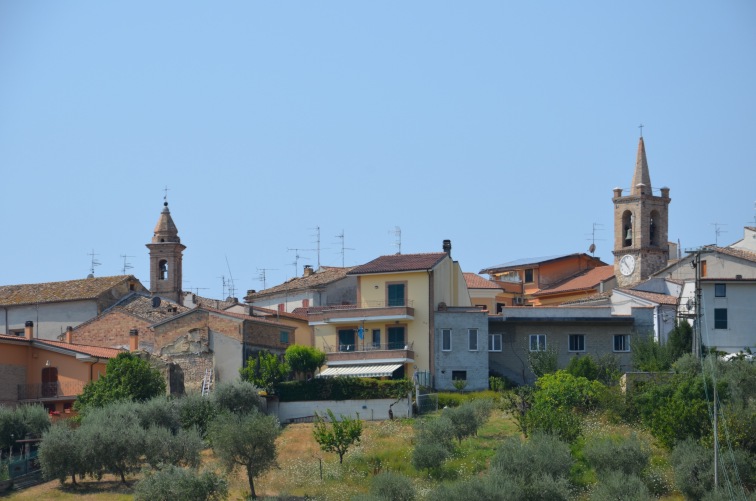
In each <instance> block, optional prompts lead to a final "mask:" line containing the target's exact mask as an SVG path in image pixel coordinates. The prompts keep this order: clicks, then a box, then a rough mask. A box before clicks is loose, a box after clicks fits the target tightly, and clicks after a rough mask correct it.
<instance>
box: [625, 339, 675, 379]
mask: <svg viewBox="0 0 756 501" xmlns="http://www.w3.org/2000/svg"><path fill="white" fill-rule="evenodd" d="M630 352H631V353H630V358H631V360H632V363H633V367H635V369H636V370H639V371H643V372H663V371H668V370H670V368H672V363H673V362H674V361H675V357H674V355H673V353H672V347H671V346H670V344H669V343H668V344H659V343H658V342H657V341H656V340H655V339H654V337H653V336H652V335H646V336H632V340H631V341H630Z"/></svg>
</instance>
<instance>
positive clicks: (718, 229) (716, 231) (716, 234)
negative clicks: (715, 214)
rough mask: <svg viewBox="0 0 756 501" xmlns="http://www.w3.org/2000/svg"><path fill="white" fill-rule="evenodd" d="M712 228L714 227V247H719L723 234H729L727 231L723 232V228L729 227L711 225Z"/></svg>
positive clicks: (717, 224)
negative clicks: (720, 237) (720, 236)
mask: <svg viewBox="0 0 756 501" xmlns="http://www.w3.org/2000/svg"><path fill="white" fill-rule="evenodd" d="M711 224H712V226H714V245H716V246H717V247H719V235H721V234H722V233H727V230H723V229H722V226H727V225H726V224H723V223H711Z"/></svg>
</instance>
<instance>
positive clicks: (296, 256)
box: [286, 248, 314, 277]
mask: <svg viewBox="0 0 756 501" xmlns="http://www.w3.org/2000/svg"><path fill="white" fill-rule="evenodd" d="M286 250H287V251H289V252H292V251H293V252H294V262H293V263H291V264H292V265H294V276H295V277H297V276H298V273H299V260H300V259H310V258H309V257H304V256H301V255H300V254H299V251H311V250H314V249H296V248H295V249H286Z"/></svg>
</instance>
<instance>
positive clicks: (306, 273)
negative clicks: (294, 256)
mask: <svg viewBox="0 0 756 501" xmlns="http://www.w3.org/2000/svg"><path fill="white" fill-rule="evenodd" d="M312 272H313V270H312V266H311V265H309V264H306V265H304V276H305V277H309V276H310V275H312Z"/></svg>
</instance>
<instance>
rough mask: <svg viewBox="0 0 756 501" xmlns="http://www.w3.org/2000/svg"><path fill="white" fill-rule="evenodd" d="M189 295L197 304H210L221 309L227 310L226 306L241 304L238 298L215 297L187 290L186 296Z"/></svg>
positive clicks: (211, 306)
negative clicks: (199, 294)
mask: <svg viewBox="0 0 756 501" xmlns="http://www.w3.org/2000/svg"><path fill="white" fill-rule="evenodd" d="M187 296H191V298H190V299H191V301H192V303H194V304H195V305H196V306H209V307H210V308H217V309H219V310H225V309H226V308H231V307H232V306H236V305H237V304H241V303H239V300H238V299H236V298H229V299H213V298H209V297H203V296H198V295H197V294H194V293H192V292H185V293H184V297H187Z"/></svg>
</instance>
